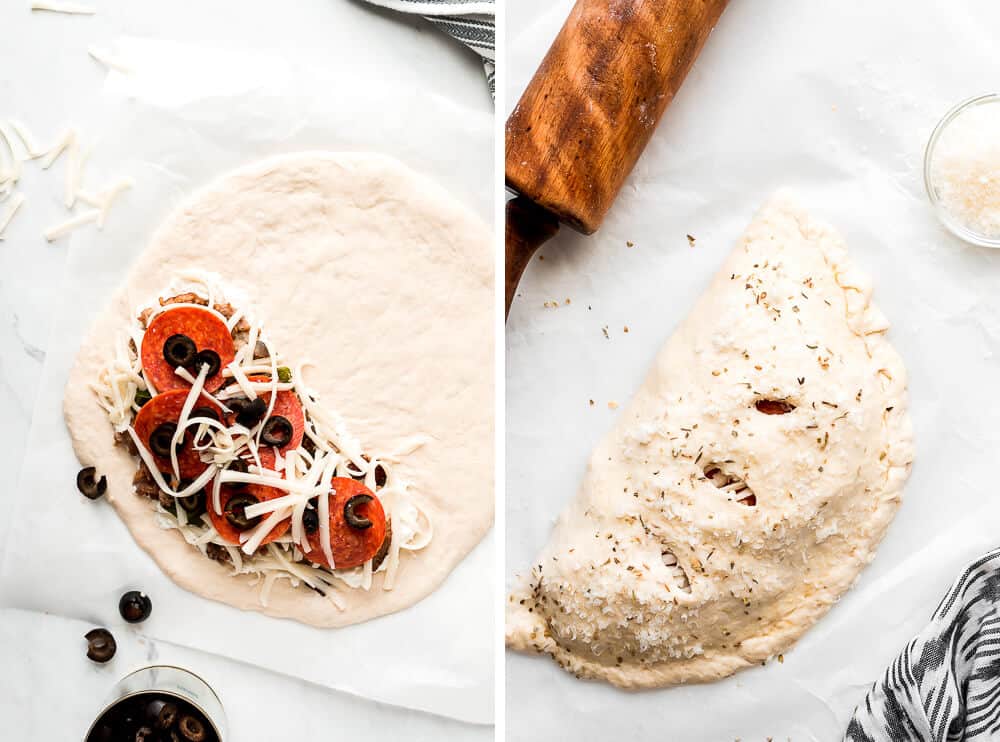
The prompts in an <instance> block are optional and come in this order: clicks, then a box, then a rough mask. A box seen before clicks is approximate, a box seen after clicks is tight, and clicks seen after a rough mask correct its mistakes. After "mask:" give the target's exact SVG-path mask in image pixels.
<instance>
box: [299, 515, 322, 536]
mask: <svg viewBox="0 0 1000 742" xmlns="http://www.w3.org/2000/svg"><path fill="white" fill-rule="evenodd" d="M302 527H303V528H305V529H306V533H316V531H317V530H318V529H319V513H317V512H316V511H315V510H306V511H305V512H304V513H302Z"/></svg>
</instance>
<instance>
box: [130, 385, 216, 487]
mask: <svg viewBox="0 0 1000 742" xmlns="http://www.w3.org/2000/svg"><path fill="white" fill-rule="evenodd" d="M188 393H189V390H187V389H174V390H173V391H169V392H164V393H163V394H157V395H156V396H155V397H153V398H152V399H151V400H149V401H148V402H146V404H144V405H143V406H142V407H140V408H139V414H138V415H136V416H135V424H134V426H133V427H134V428H135V433H136V435H137V436H139V440H140V441H142V445H144V446H145V447H146V449H147V450H148V451H149V453H150V454H151V455H152V457H153V460H154V461H156V466H157V469H159V470H160V471H161V472H166V473H167V475H168V476H167V478H168V479H169V478H170V476H172V475H173V471H174V468H173V466H172V465H171V463H170V457H169V456H157V455H156V454H155V453H153V450H152V448H151V447H150V445H149V437H150V436H151V435H152V434H153V431H154V430H156V429H157V428H158V427H159V426H160V425H162V424H163V423H174V424H175V425H176V424H177V421H178V420H180V419H181V408H183V407H184V402H185V401H187V397H188ZM201 405H204V406H206V407H211V408H213V409H214V408H215V404H214V403H213V402H212V400H211V399H209V398H208V397H206V396H204V395H202V396H201V397H200V398H199V401H198V403H197V404H196V405H195V407H199V406H201ZM195 432H196V429H195V428H194V427H190V428H188V429H187V431H186V432H185V435H184V442H183V445H182V447H181V449H180V450H178V451H177V468H178V470H179V472H180V476H181V479H195V478H197V477H198V476H199V475H200V474H201V473H202V472H204V471H205V469H207V468H208V464H206V463H204V462H203V461H202V460H201V456H200V455H199V453H198V452H197V451H195V450H194V447H193V446H192V443H193V440H194V434H195Z"/></svg>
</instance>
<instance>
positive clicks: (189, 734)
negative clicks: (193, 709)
mask: <svg viewBox="0 0 1000 742" xmlns="http://www.w3.org/2000/svg"><path fill="white" fill-rule="evenodd" d="M177 730H178V731H179V732H180V733H181V737H183V738H184V739H186V740H190V742H204V741H205V739H206V737H205V725H204V724H202V723H201V720H200V719H197V718H195V717H194V716H189V715H185V716H182V717H181V720H180V721H179V722H178V723H177Z"/></svg>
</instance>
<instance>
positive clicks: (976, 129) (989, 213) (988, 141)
mask: <svg viewBox="0 0 1000 742" xmlns="http://www.w3.org/2000/svg"><path fill="white" fill-rule="evenodd" d="M924 184H925V185H926V187H927V195H928V197H929V198H930V200H931V203H932V204H933V205H934V210H935V211H936V212H937V215H938V218H939V219H940V220H941V222H942V223H943V224H944V226H945V227H947V228H948V230H949V231H951V232H952V233H953V234H955V235H956V236H958V237H961V238H962V239H963V240H965V241H966V242H971V243H972V244H974V245H982V246H983V247H1000V94H996V93H992V94H990V95H980V96H977V97H975V98H970V99H968V100H966V101H962V102H961V103H959V104H958V105H957V106H955V107H954V108H952V109H951V110H950V111H948V113H946V114H945V115H944V118H942V119H941V121H940V122H939V123H938V125H937V126H936V127H934V132H933V133H932V134H931V138H930V140H929V141H928V142H927V150H926V152H925V153H924Z"/></svg>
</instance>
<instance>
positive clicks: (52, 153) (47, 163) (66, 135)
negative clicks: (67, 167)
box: [42, 129, 76, 170]
mask: <svg viewBox="0 0 1000 742" xmlns="http://www.w3.org/2000/svg"><path fill="white" fill-rule="evenodd" d="M75 141H76V130H74V129H67V130H66V131H64V132H63V133H62V135H61V136H60V137H59V139H58V140H56V143H55V144H53V145H52V147H50V148H49V151H48V152H47V153H46V154H45V157H43V158H42V170H48V169H49V168H50V167H52V165H54V164H55V161H56V160H58V159H59V155H61V154H62V153H63V152H65V151H66V148H67V147H69V146H70V145H71V144H72V143H73V142H75Z"/></svg>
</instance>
